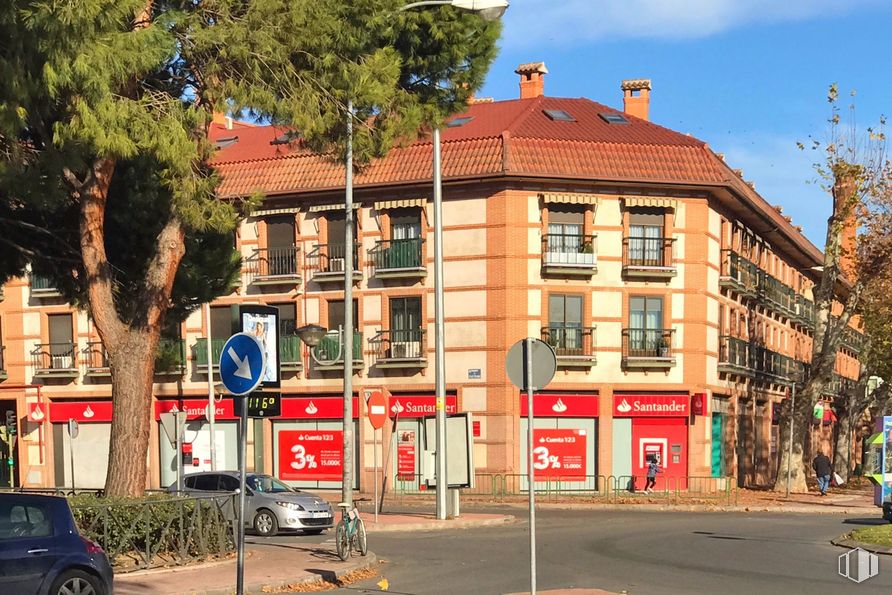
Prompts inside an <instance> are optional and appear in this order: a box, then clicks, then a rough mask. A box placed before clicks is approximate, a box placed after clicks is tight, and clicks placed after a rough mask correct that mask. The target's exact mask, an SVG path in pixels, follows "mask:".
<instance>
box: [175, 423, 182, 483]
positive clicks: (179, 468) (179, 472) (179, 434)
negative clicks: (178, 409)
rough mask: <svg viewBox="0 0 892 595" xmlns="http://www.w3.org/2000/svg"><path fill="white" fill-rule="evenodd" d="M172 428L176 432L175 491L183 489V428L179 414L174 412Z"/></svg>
mask: <svg viewBox="0 0 892 595" xmlns="http://www.w3.org/2000/svg"><path fill="white" fill-rule="evenodd" d="M173 424H174V428H175V429H176V432H177V453H176V455H175V456H176V459H175V460H176V463H177V492H178V493H179V492H182V491H183V430H182V428H181V427H180V416H179V414H176V415H175V416H174V421H173Z"/></svg>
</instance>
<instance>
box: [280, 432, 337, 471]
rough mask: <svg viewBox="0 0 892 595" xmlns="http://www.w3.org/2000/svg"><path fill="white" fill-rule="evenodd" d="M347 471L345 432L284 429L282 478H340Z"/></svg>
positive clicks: (281, 439)
mask: <svg viewBox="0 0 892 595" xmlns="http://www.w3.org/2000/svg"><path fill="white" fill-rule="evenodd" d="M343 473H344V432H343V431H341V430H283V431H281V432H279V479H281V480H283V481H339V480H340V479H341V478H342V476H343Z"/></svg>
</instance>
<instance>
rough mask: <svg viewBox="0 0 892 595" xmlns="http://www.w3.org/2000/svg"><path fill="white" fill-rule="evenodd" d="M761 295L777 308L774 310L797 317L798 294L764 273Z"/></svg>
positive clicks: (760, 289) (760, 283)
mask: <svg viewBox="0 0 892 595" xmlns="http://www.w3.org/2000/svg"><path fill="white" fill-rule="evenodd" d="M759 293H760V294H761V295H762V296H764V298H765V299H767V300H768V301H770V302H771V303H772V304H773V305H774V306H775V307H774V310H776V311H780V312H781V313H783V314H786V315H787V316H794V315H796V292H795V291H793V288H792V287H790V286H789V285H784V284H783V283H781V282H780V281H778V280H777V279H775V278H774V277H772V276H771V275H769V274H768V273H766V272H764V271H762V275H761V278H760V279H759Z"/></svg>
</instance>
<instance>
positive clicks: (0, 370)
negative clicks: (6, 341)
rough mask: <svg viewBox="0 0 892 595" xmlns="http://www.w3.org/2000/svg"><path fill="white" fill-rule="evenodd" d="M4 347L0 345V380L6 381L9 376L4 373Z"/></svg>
mask: <svg viewBox="0 0 892 595" xmlns="http://www.w3.org/2000/svg"><path fill="white" fill-rule="evenodd" d="M5 355H6V345H0V380H6V379H7V378H9V374H7V372H6V358H5Z"/></svg>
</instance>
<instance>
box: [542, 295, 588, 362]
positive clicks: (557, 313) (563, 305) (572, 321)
mask: <svg viewBox="0 0 892 595" xmlns="http://www.w3.org/2000/svg"><path fill="white" fill-rule="evenodd" d="M582 304H583V300H582V296H581V295H560V294H559V295H550V296H548V335H549V342H550V343H551V345H552V347H554V348H555V349H557V350H559V351H560V350H564V349H581V348H582Z"/></svg>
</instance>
